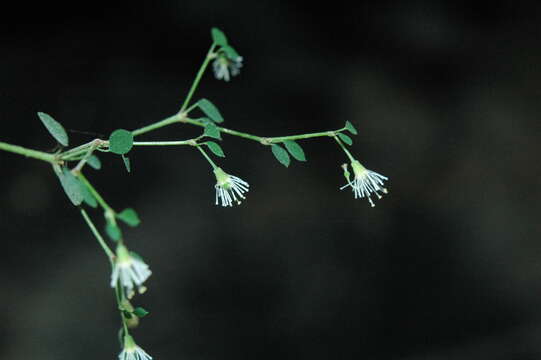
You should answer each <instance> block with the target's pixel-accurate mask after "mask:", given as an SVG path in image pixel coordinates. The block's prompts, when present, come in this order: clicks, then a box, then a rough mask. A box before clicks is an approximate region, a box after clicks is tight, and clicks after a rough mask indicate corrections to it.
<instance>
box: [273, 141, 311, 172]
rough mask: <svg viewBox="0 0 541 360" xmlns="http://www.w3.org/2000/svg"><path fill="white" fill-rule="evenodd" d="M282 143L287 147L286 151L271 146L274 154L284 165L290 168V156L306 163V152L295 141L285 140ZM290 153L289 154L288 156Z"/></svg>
mask: <svg viewBox="0 0 541 360" xmlns="http://www.w3.org/2000/svg"><path fill="white" fill-rule="evenodd" d="M282 143H283V144H284V145H285V147H286V149H287V151H286V150H284V148H283V147H281V146H280V145H277V144H273V145H271V150H272V154H273V155H274V157H275V158H276V160H278V161H279V162H280V163H281V164H282V165H284V166H285V167H288V166H289V164H290V163H291V159H290V157H289V154H291V156H293V157H294V158H295V159H296V160H298V161H306V156H305V155H304V150H303V149H302V147H301V146H300V145H299V144H297V143H296V142H295V141H293V140H284V141H282ZM288 151H289V154H288Z"/></svg>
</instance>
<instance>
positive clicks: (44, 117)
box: [38, 112, 69, 146]
mask: <svg viewBox="0 0 541 360" xmlns="http://www.w3.org/2000/svg"><path fill="white" fill-rule="evenodd" d="M38 117H39V119H40V120H41V122H42V123H43V125H45V127H46V128H47V130H48V131H49V133H50V134H51V135H52V136H53V137H54V138H55V139H56V141H58V142H59V143H60V144H62V145H64V146H68V144H69V139H68V134H66V130H64V127H63V126H62V125H60V123H59V122H58V121H56V120H55V119H53V118H52V117H51V116H50V115H48V114H45V113H42V112H38Z"/></svg>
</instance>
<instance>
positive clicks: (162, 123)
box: [131, 114, 182, 136]
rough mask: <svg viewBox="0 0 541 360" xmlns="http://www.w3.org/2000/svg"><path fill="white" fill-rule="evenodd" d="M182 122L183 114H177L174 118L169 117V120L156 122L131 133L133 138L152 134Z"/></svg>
mask: <svg viewBox="0 0 541 360" xmlns="http://www.w3.org/2000/svg"><path fill="white" fill-rule="evenodd" d="M181 120H182V116H181V114H175V115H173V116H169V117H168V118H167V119H163V120H161V121H158V122H155V123H154V124H150V125H147V126H144V127H142V128H139V129H136V130H133V131H132V132H131V133H132V135H133V136H137V135H141V134H144V133H147V132H150V131H152V130H156V129H159V128H161V127H164V126H167V125H170V124H173V123H176V122H181Z"/></svg>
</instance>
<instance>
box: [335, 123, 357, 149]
mask: <svg viewBox="0 0 541 360" xmlns="http://www.w3.org/2000/svg"><path fill="white" fill-rule="evenodd" d="M344 127H345V129H346V130H347V131H349V132H350V133H351V134H353V135H357V129H355V127H354V126H353V124H351V123H350V122H349V121H346V125H345V126H344ZM337 136H338V138H339V139H340V140H342V141H343V142H344V143H346V144H347V145H350V146H351V145H352V144H353V140H352V139H351V138H350V137H349V136H347V135H346V134H344V133H338V134H337Z"/></svg>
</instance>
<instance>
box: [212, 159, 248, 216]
mask: <svg viewBox="0 0 541 360" xmlns="http://www.w3.org/2000/svg"><path fill="white" fill-rule="evenodd" d="M214 175H216V185H215V186H214V188H215V189H216V205H218V203H219V202H221V205H222V206H233V201H236V202H237V204H239V205H240V203H241V199H245V197H244V195H243V194H244V193H246V192H248V190H249V187H250V185H248V183H247V182H246V181H244V180H242V179H239V178H238V177H236V176H233V175H229V174H227V173H226V172H225V171H223V170H222V169H220V168H219V167H217V168H215V169H214ZM237 197H238V198H237Z"/></svg>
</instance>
